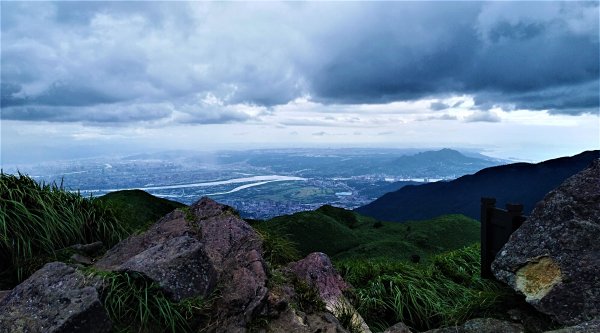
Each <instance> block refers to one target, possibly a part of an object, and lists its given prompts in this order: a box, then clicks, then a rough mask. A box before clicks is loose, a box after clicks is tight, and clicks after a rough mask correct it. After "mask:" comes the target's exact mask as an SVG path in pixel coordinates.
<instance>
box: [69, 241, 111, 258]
mask: <svg viewBox="0 0 600 333" xmlns="http://www.w3.org/2000/svg"><path fill="white" fill-rule="evenodd" d="M102 246H104V245H103V244H102V242H100V241H98V242H94V243H90V244H75V245H71V247H70V248H72V249H73V250H75V251H78V252H82V253H84V254H87V255H88V256H93V255H94V254H96V253H97V252H99V251H100V250H102Z"/></svg>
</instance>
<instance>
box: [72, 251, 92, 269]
mask: <svg viewBox="0 0 600 333" xmlns="http://www.w3.org/2000/svg"><path fill="white" fill-rule="evenodd" d="M70 259H71V261H73V262H75V263H77V264H81V265H85V266H88V265H91V264H93V262H92V259H90V258H88V257H86V256H82V255H81V254H77V253H75V254H73V255H72V256H71V258H70Z"/></svg>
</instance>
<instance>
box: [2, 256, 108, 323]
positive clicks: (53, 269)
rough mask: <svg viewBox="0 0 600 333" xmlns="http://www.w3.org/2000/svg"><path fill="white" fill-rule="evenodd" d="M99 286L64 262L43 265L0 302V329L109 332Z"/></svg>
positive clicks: (96, 280)
mask: <svg viewBox="0 0 600 333" xmlns="http://www.w3.org/2000/svg"><path fill="white" fill-rule="evenodd" d="M100 287H101V281H100V280H99V279H98V278H95V277H92V276H87V275H84V274H83V273H81V272H80V271H78V270H76V269H75V268H73V267H70V266H67V265H66V264H64V263H60V262H53V263H49V264H46V265H45V266H44V267H43V268H42V269H40V270H38V271H37V272H35V273H34V274H33V275H31V276H30V277H29V278H28V279H27V280H25V281H24V282H23V283H21V284H19V285H18V286H17V287H15V288H14V289H13V290H12V291H11V292H10V293H9V294H8V295H7V296H6V297H5V298H4V299H3V300H2V301H0V332H2V333H9V332H45V333H46V332H65V333H66V332H82V333H84V332H85V333H88V332H89V333H104V332H110V331H111V326H112V325H111V322H110V319H109V318H108V315H107V313H106V311H105V310H104V307H103V306H102V303H101V301H100V298H99V296H98V288H100Z"/></svg>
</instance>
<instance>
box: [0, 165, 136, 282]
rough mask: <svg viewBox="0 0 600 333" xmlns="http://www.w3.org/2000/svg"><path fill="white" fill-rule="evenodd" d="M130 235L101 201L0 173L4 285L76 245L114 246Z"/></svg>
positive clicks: (0, 250)
mask: <svg viewBox="0 0 600 333" xmlns="http://www.w3.org/2000/svg"><path fill="white" fill-rule="evenodd" d="M125 235H126V230H125V229H124V228H123V227H122V226H121V224H120V223H119V220H118V219H117V218H115V216H114V215H113V214H112V212H111V211H110V210H109V209H108V208H107V207H106V206H105V205H103V204H102V203H101V202H99V201H98V200H94V199H88V198H84V197H82V196H81V195H80V194H79V193H72V192H69V191H66V190H65V189H64V188H63V187H62V185H56V184H38V183H37V182H36V181H35V180H33V179H32V178H31V177H28V176H25V175H22V174H19V175H9V174H4V173H0V289H8V288H12V287H13V286H14V285H16V284H18V283H19V282H21V281H22V280H24V279H25V278H27V277H28V276H29V275H30V274H31V273H33V272H34V271H36V270H37V269H38V268H40V267H41V266H42V265H43V264H44V263H46V262H49V261H52V260H56V259H57V258H58V257H60V256H61V254H62V255H64V253H65V251H68V249H67V248H68V247H69V246H71V245H73V244H77V243H92V242H95V241H102V242H103V243H104V245H105V246H107V247H109V246H112V245H113V244H115V243H116V242H117V241H119V240H120V239H121V238H122V237H124V236H125Z"/></svg>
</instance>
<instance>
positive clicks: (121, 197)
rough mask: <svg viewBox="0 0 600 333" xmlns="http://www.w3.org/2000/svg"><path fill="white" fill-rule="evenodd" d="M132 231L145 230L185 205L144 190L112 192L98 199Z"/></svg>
mask: <svg viewBox="0 0 600 333" xmlns="http://www.w3.org/2000/svg"><path fill="white" fill-rule="evenodd" d="M98 201H100V202H102V203H104V204H106V205H107V206H108V207H109V208H110V209H111V210H112V211H113V213H114V215H115V216H116V217H117V218H118V219H119V221H121V223H123V224H124V226H125V227H126V228H127V229H128V230H130V231H136V230H144V229H146V228H148V226H150V225H151V224H153V223H154V222H156V221H157V220H158V219H160V218H161V217H163V216H164V215H166V214H168V213H170V212H172V211H173V210H175V209H176V208H181V207H184V206H185V205H184V204H182V203H179V202H177V201H171V200H167V199H163V198H158V197H155V196H153V195H152V194H149V193H147V192H144V191H142V190H124V191H116V192H111V193H108V194H106V195H103V196H101V197H99V198H98Z"/></svg>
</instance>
